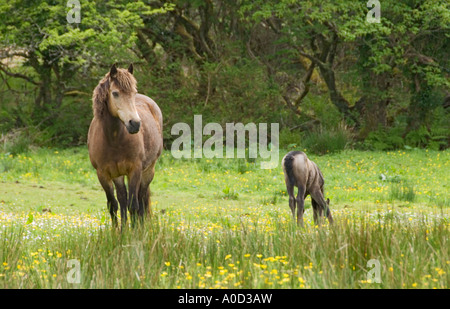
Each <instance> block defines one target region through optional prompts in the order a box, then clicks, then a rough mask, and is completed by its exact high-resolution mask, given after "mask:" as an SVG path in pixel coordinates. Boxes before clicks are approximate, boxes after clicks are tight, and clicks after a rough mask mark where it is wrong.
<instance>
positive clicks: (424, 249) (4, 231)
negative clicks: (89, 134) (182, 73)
mask: <svg viewBox="0 0 450 309" xmlns="http://www.w3.org/2000/svg"><path fill="white" fill-rule="evenodd" d="M286 152H287V151H284V150H280V158H279V159H280V161H281V158H282V157H283V155H284V154H285V153H286ZM309 157H310V158H311V159H312V160H313V161H315V162H316V163H317V164H318V165H319V166H320V168H321V170H322V172H323V174H324V177H325V195H326V197H328V198H330V200H331V203H330V208H331V211H332V214H333V217H334V219H335V224H334V225H332V226H330V225H329V224H328V223H327V222H326V223H325V224H324V225H322V226H320V227H319V226H316V225H314V222H313V218H312V210H311V207H310V205H311V202H310V198H309V197H308V198H307V200H306V202H305V204H306V207H307V208H306V212H305V215H304V219H305V227H304V228H299V227H297V226H296V225H295V224H294V223H293V219H292V217H291V213H290V210H289V207H288V197H287V195H286V190H285V185H284V176H283V173H282V169H281V165H279V166H278V167H277V168H276V169H272V170H262V169H260V164H259V163H260V162H259V161H258V160H256V161H255V160H246V159H206V158H203V159H179V160H177V159H174V158H173V157H172V155H171V154H170V151H165V152H164V153H163V155H162V157H161V158H160V160H159V161H158V165H157V171H156V176H155V179H154V181H153V183H152V185H151V191H152V197H151V199H152V213H153V215H152V217H151V219H150V220H148V221H147V222H145V224H144V225H143V226H140V227H139V228H134V229H133V228H131V227H130V228H128V229H125V230H124V231H122V232H120V231H117V230H114V229H112V227H111V220H110V217H109V213H108V212H107V210H106V198H105V195H104V192H103V190H102V189H101V187H100V184H99V183H98V180H97V177H96V173H95V170H94V169H93V168H92V167H91V165H90V162H89V159H88V153H87V150H86V147H80V148H71V149H65V150H60V149H36V150H34V151H31V152H29V153H27V154H18V155H11V154H9V153H0V242H1V245H0V288H168V289H179V288H183V289H184V288H195V289H198V288H205V289H209V288H215V289H221V288H227V289H235V288H247V289H258V288H267V289H272V288H274V289H278V288H282V289H290V288H294V289H297V288H305V289H308V288H364V289H365V288H368V289H378V288H384V289H390V288H406V289H411V288H425V289H428V288H430V289H431V288H438V289H446V288H448V287H449V279H450V276H449V268H450V267H449V265H450V252H449V249H448V248H449V247H450V244H449V227H450V221H449V214H450V211H449V209H450V208H449V207H450V201H449V196H448V187H449V162H450V160H449V159H450V152H449V151H448V150H447V151H440V152H438V151H428V150H416V149H410V150H404V151H391V152H364V151H356V150H347V151H343V152H340V153H337V154H327V155H323V156H315V155H309Z"/></svg>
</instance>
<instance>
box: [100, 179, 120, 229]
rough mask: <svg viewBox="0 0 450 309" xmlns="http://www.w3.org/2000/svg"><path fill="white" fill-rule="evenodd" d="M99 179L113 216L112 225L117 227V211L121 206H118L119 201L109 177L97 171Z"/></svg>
mask: <svg viewBox="0 0 450 309" xmlns="http://www.w3.org/2000/svg"><path fill="white" fill-rule="evenodd" d="M97 177H98V180H99V182H100V184H101V185H102V188H103V190H104V191H105V194H106V200H107V206H108V210H109V213H110V215H111V221H112V225H113V227H117V209H118V208H119V206H118V205H117V200H116V198H115V197H114V186H113V183H112V181H111V179H110V178H109V177H107V176H105V175H103V174H102V173H100V172H99V171H97Z"/></svg>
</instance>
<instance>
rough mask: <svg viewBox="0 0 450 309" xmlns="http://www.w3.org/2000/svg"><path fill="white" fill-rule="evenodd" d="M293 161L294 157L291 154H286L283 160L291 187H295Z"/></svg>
mask: <svg viewBox="0 0 450 309" xmlns="http://www.w3.org/2000/svg"><path fill="white" fill-rule="evenodd" d="M294 160H295V155H294V154H292V153H288V154H287V155H286V157H285V158H284V170H285V171H286V174H287V176H288V180H289V184H290V185H291V186H293V185H295V176H294Z"/></svg>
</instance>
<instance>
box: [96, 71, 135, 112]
mask: <svg viewBox="0 0 450 309" xmlns="http://www.w3.org/2000/svg"><path fill="white" fill-rule="evenodd" d="M110 82H113V83H114V85H116V86H117V87H118V88H119V90H120V91H121V92H125V93H130V92H132V91H137V87H136V85H137V82H136V79H135V78H134V76H133V74H131V73H130V72H128V70H126V69H117V73H116V74H115V76H114V77H111V76H110V72H108V73H107V74H106V75H105V76H104V77H103V78H102V80H101V81H100V82H99V83H98V85H97V87H95V89H94V93H93V95H92V109H93V111H94V117H100V116H102V115H103V114H104V111H105V110H106V108H107V103H108V102H107V100H108V90H109V87H110Z"/></svg>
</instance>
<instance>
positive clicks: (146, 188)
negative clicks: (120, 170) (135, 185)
mask: <svg viewBox="0 0 450 309" xmlns="http://www.w3.org/2000/svg"><path fill="white" fill-rule="evenodd" d="M154 175H155V164H153V165H150V166H149V167H148V168H147V169H145V170H144V171H143V172H142V179H141V185H140V188H139V207H140V209H139V211H140V214H141V215H142V216H143V217H150V216H151V200H150V193H151V191H150V183H151V182H152V180H153V177H154Z"/></svg>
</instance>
